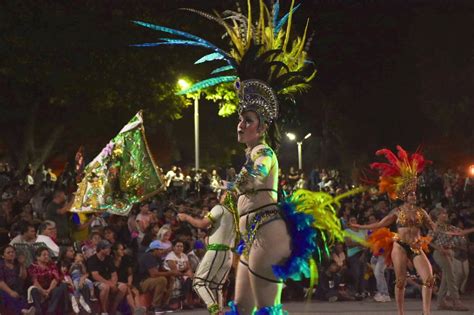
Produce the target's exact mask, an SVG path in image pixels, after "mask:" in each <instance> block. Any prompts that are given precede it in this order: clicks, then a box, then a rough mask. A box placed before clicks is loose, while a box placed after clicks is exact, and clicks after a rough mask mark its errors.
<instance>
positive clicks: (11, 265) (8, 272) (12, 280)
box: [0, 245, 35, 315]
mask: <svg viewBox="0 0 474 315" xmlns="http://www.w3.org/2000/svg"><path fill="white" fill-rule="evenodd" d="M2 258H3V260H0V297H1V299H2V301H3V307H4V310H2V309H1V307H0V311H2V314H6V315H18V314H34V313H35V308H34V307H33V306H32V307H30V308H29V309H28V303H27V302H26V299H25V298H24V297H23V293H24V281H25V279H26V276H27V272H26V268H25V265H24V261H20V260H17V259H16V253H15V248H14V247H13V246H11V245H7V246H6V247H5V248H4V249H3V252H2Z"/></svg>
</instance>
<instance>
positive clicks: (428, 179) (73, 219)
mask: <svg viewBox="0 0 474 315" xmlns="http://www.w3.org/2000/svg"><path fill="white" fill-rule="evenodd" d="M163 174H164V180H165V183H166V186H167V191H166V193H164V194H162V195H159V196H157V197H155V198H153V199H151V200H148V201H147V202H143V203H141V204H137V205H136V207H135V208H134V209H133V210H132V212H131V213H130V215H129V216H117V215H111V214H108V213H91V214H79V215H78V214H73V213H71V212H69V209H70V207H71V205H72V201H73V192H74V191H75V189H76V187H75V174H74V173H73V172H72V171H69V170H65V171H64V172H62V173H61V174H54V173H53V172H52V171H51V170H50V169H46V168H45V167H41V168H40V169H39V170H37V171H35V170H33V169H32V168H31V167H29V168H28V169H27V170H26V171H25V172H18V171H16V170H14V169H13V168H11V167H10V166H9V165H8V164H6V163H2V164H0V195H1V198H0V199H1V200H0V245H1V248H2V249H1V253H0V255H1V256H2V259H1V260H0V313H1V314H32V313H33V312H34V311H36V314H54V313H57V314H64V313H67V312H70V313H79V312H81V311H82V312H85V313H92V312H94V313H97V312H99V313H102V314H115V313H116V312H117V311H119V312H121V313H135V314H145V312H146V310H147V309H148V310H155V311H167V310H168V311H169V310H174V311H177V310H180V309H192V308H195V307H204V305H203V304H202V302H201V301H200V300H199V298H198V297H197V296H196V294H195V293H194V292H193V290H192V279H193V274H194V272H195V270H196V267H197V265H198V264H199V261H200V259H201V258H202V257H203V256H204V253H205V251H206V245H205V244H206V235H207V231H205V230H200V229H196V228H194V227H192V226H191V225H189V224H187V223H183V222H179V221H178V220H177V213H180V212H186V213H188V214H190V215H193V216H195V217H204V216H205V215H206V214H207V213H208V212H209V211H210V209H212V207H213V206H215V205H216V204H217V203H218V197H219V194H220V193H221V192H220V190H219V189H220V188H219V187H220V186H221V185H220V181H221V179H224V180H227V181H232V180H233V179H234V178H235V175H236V171H235V169H234V168H228V169H227V170H225V171H222V172H221V171H220V170H212V171H211V172H207V171H205V170H199V171H195V170H191V171H190V172H189V173H188V174H184V172H183V171H182V170H181V168H179V167H177V166H173V167H171V168H170V170H169V171H167V172H163ZM279 174H280V177H279V184H280V189H279V190H280V192H281V193H280V196H281V198H284V196H285V195H289V194H291V192H292V191H293V190H295V189H299V188H305V189H309V190H313V191H325V192H328V193H340V192H343V191H346V190H347V189H350V188H351V187H352V184H353V183H351V182H348V181H347V180H344V179H343V178H342V177H341V174H340V173H339V172H338V170H324V169H321V170H319V169H313V170H312V171H311V172H310V173H309V174H308V176H305V174H303V173H301V172H298V171H296V170H295V169H294V168H290V170H289V171H288V172H283V171H282V170H280V173H279ZM473 194H474V183H473V181H472V178H470V177H469V176H466V174H463V173H461V172H457V171H453V170H447V171H446V172H441V171H439V170H437V169H429V170H428V171H427V172H426V173H425V174H424V175H423V176H422V177H421V178H420V187H419V193H418V198H419V204H420V206H422V207H423V208H425V209H426V210H427V211H428V212H430V211H431V210H432V209H441V208H443V209H446V210H447V211H448V214H449V220H450V222H451V223H452V224H453V225H455V226H457V227H459V228H466V227H470V226H473V225H474V209H473V208H472V207H473V206H474V203H473V200H474V199H473ZM396 205H397V204H396V202H392V201H390V200H388V199H387V198H386V197H385V196H382V195H378V194H377V193H376V192H375V191H373V190H369V191H367V192H365V193H363V194H361V195H358V196H355V197H352V198H349V199H346V200H345V202H344V203H343V204H342V207H341V209H340V213H339V216H340V218H341V223H342V225H343V227H344V228H345V229H348V230H350V228H349V225H348V223H349V222H351V221H352V222H358V223H367V222H375V221H378V220H380V219H381V218H382V217H384V216H385V215H386V214H387V213H388V212H389V211H390V210H391V209H392V208H394V207H395V206H396ZM349 232H351V233H354V234H357V235H358V236H359V237H361V238H365V237H366V236H367V234H364V233H363V232H362V231H356V230H351V231H349ZM458 238H460V240H459V242H458V243H459V244H460V245H459V246H458V247H456V249H455V253H456V256H455V258H456V259H458V260H459V263H460V266H462V268H457V269H456V271H457V273H456V281H457V282H458V283H459V285H458V287H459V290H460V293H461V294H464V293H465V292H466V291H467V290H469V287H468V285H466V283H469V282H467V279H468V277H469V257H474V256H472V255H469V253H472V252H473V248H472V247H471V246H470V243H469V239H466V238H464V239H462V237H458ZM330 251H331V252H330V255H324V254H322V255H321V256H315V258H316V261H317V262H318V264H319V266H320V270H321V273H320V281H319V284H318V286H317V287H316V288H315V289H314V292H309V290H308V286H309V284H308V283H307V282H306V281H301V282H293V281H288V282H287V283H286V285H285V289H284V291H283V296H284V298H285V299H286V300H290V299H296V300H298V299H303V298H305V296H306V295H307V294H312V295H313V297H314V298H316V299H322V300H328V301H331V302H335V301H338V300H361V299H365V298H368V297H369V296H373V297H374V298H375V300H376V301H378V302H385V301H388V300H390V295H391V294H392V296H393V292H391V288H392V287H393V285H392V284H393V281H394V275H393V271H392V270H390V268H388V269H386V270H385V268H383V269H384V270H383V271H382V272H381V271H380V268H377V257H372V256H371V254H370V252H369V251H368V250H367V249H366V248H364V247H363V246H361V245H360V244H358V243H355V242H354V241H352V240H350V239H346V240H345V241H344V242H340V243H336V244H333V245H332V246H331V248H330ZM430 258H431V256H430ZM431 261H432V264H433V266H434V269H435V272H436V273H437V275H438V277H442V275H441V274H440V268H437V265H436V262H435V260H433V259H431ZM471 265H472V264H471ZM466 266H467V267H466ZM458 269H459V270H458ZM409 273H410V277H409V282H408V287H407V291H406V294H407V295H408V296H412V297H419V296H420V295H421V290H420V281H419V279H418V277H417V275H416V272H415V271H414V270H413V268H411V269H410V271H409ZM374 274H375V276H374ZM471 274H472V273H471ZM376 276H379V277H380V276H381V277H385V278H387V280H388V281H387V283H389V285H388V287H387V288H385V289H384V288H380V287H379V286H378V285H377V283H376V280H375V278H376ZM232 281H233V276H232V275H231V276H230V277H229V280H228V284H227V286H226V290H225V294H226V296H227V298H229V299H230V298H231V297H232V293H233V283H232ZM380 291H387V292H385V293H384V294H383V296H382V295H381V294H380V293H381V292H380ZM377 293H378V295H377ZM374 295H375V296H374ZM381 296H382V297H381Z"/></svg>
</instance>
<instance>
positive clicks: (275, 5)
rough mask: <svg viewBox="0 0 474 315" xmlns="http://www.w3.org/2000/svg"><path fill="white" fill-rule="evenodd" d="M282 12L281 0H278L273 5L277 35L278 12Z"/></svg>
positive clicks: (274, 32) (274, 31) (274, 25)
mask: <svg viewBox="0 0 474 315" xmlns="http://www.w3.org/2000/svg"><path fill="white" fill-rule="evenodd" d="M279 12H280V1H279V0H277V1H276V2H275V4H274V5H273V12H272V14H273V34H274V35H275V36H276V34H277V33H278V31H277V30H276V25H277V23H278V13H279Z"/></svg>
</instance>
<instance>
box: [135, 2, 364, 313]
mask: <svg viewBox="0 0 474 315" xmlns="http://www.w3.org/2000/svg"><path fill="white" fill-rule="evenodd" d="M257 3H258V7H259V14H258V15H254V11H253V10H252V5H251V1H250V0H248V1H247V4H248V5H247V16H245V15H244V14H242V13H241V12H240V10H239V12H235V11H231V10H226V11H224V13H223V16H221V15H219V14H217V13H216V14H215V15H211V14H208V13H205V12H201V11H198V10H195V9H184V10H187V11H190V12H193V13H197V14H199V15H201V16H203V17H204V18H206V19H209V20H211V21H213V22H216V23H218V24H219V25H221V26H222V27H224V29H225V36H226V40H228V41H229V42H230V49H228V50H223V49H221V48H219V47H218V46H216V45H214V44H213V43H210V42H209V41H207V40H205V39H203V38H201V37H198V36H196V35H193V34H190V33H186V32H183V31H179V30H176V29H171V28H167V27H163V26H160V25H155V24H150V23H145V22H141V21H134V23H135V24H137V25H140V26H144V27H147V28H150V29H153V30H156V31H159V32H162V33H167V34H171V35H174V36H176V38H168V37H162V38H160V39H159V41H158V42H154V43H146V44H137V45H133V46H136V47H155V46H162V45H184V46H193V47H201V48H206V49H208V50H210V51H211V53H209V54H207V55H205V56H203V57H201V58H200V59H198V60H197V61H196V63H197V64H200V63H203V62H210V61H217V62H223V63H224V65H222V66H220V67H218V68H216V69H215V70H214V71H212V72H211V74H212V75H214V76H213V77H211V78H208V79H205V80H203V81H200V82H198V83H196V84H194V85H193V86H191V87H189V88H188V89H187V90H184V91H181V92H179V93H178V94H187V93H192V92H195V91H199V90H201V89H204V88H208V87H211V86H215V85H218V84H228V85H229V83H230V82H233V83H234V86H235V89H236V93H237V95H238V100H239V104H238V108H239V113H244V112H247V111H252V112H255V113H256V114H257V116H258V118H259V122H260V123H262V124H266V125H267V126H268V130H269V131H268V136H269V138H270V139H269V140H270V142H275V141H273V139H272V135H273V134H274V132H272V130H278V128H279V124H280V123H283V122H284V120H285V119H289V118H290V116H291V115H290V113H291V111H292V108H293V107H294V103H295V102H294V98H293V96H294V95H295V94H296V93H299V92H303V91H305V90H306V89H308V88H309V86H310V85H309V82H310V81H311V80H312V79H313V77H314V76H315V74H316V71H315V69H314V64H313V62H311V61H310V60H308V58H307V53H306V47H307V45H308V41H307V39H306V38H307V36H306V32H307V27H308V24H306V28H305V31H304V34H303V36H302V37H296V38H294V39H290V34H291V26H292V18H293V13H294V11H295V10H297V8H298V7H299V5H297V6H295V5H294V0H293V1H291V6H290V9H289V12H288V13H287V14H285V15H283V16H282V17H279V15H280V14H279V11H280V4H279V2H278V1H277V2H275V3H274V5H273V7H272V8H271V9H269V8H268V7H267V5H266V4H265V2H264V1H263V0H259V1H258V2H257ZM308 22H309V21H308ZM222 73H226V74H222ZM246 158H247V159H246V162H245V164H244V166H243V167H242V170H241V171H240V173H239V174H238V176H237V179H236V180H235V181H234V182H232V183H229V184H228V186H227V187H226V188H227V189H228V190H232V191H234V192H236V193H237V194H238V196H239V197H238V201H237V209H238V214H239V217H240V219H239V229H240V233H241V236H242V240H241V241H240V244H239V245H238V246H237V252H238V253H239V254H241V257H240V264H239V266H238V270H237V276H236V301H235V302H231V303H230V307H231V310H230V312H228V314H241V315H246V314H252V313H254V311H255V314H275V315H277V314H278V315H279V314H283V313H286V312H285V311H284V310H283V308H282V305H281V300H280V298H281V290H282V286H283V281H285V280H286V279H288V278H291V279H294V280H300V279H301V278H302V277H307V278H310V282H311V285H314V282H315V281H316V280H317V265H316V263H315V261H314V260H313V254H315V253H316V254H321V253H322V252H328V249H327V244H328V243H329V242H331V241H332V240H334V239H335V238H337V239H341V240H342V239H343V232H342V230H341V224H340V221H339V219H338V218H337V216H336V208H337V207H338V206H339V199H340V198H342V197H343V196H340V197H336V198H334V197H332V196H330V195H328V194H325V193H314V192H310V191H303V190H301V191H297V192H296V193H294V194H293V195H292V196H290V197H289V198H288V199H287V200H284V201H280V202H279V201H278V194H277V180H278V159H277V156H276V154H275V152H274V150H273V149H272V148H271V147H270V146H269V145H268V144H266V143H265V142H262V143H260V144H258V145H256V146H255V147H252V148H249V149H248V151H247V152H246ZM355 192H358V191H352V192H350V193H348V194H352V193H355ZM317 244H318V245H320V246H317ZM321 244H322V245H321ZM320 247H321V249H320Z"/></svg>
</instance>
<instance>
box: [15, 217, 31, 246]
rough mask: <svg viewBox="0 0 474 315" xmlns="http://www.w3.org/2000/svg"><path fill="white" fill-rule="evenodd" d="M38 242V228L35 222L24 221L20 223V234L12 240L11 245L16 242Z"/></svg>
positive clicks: (29, 243)
mask: <svg viewBox="0 0 474 315" xmlns="http://www.w3.org/2000/svg"><path fill="white" fill-rule="evenodd" d="M35 242H36V229H35V226H34V225H33V224H30V223H28V222H24V223H23V224H21V225H20V234H18V235H17V236H15V237H14V238H13V239H12V240H11V241H10V245H15V244H27V245H33V244H34V243H35Z"/></svg>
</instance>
